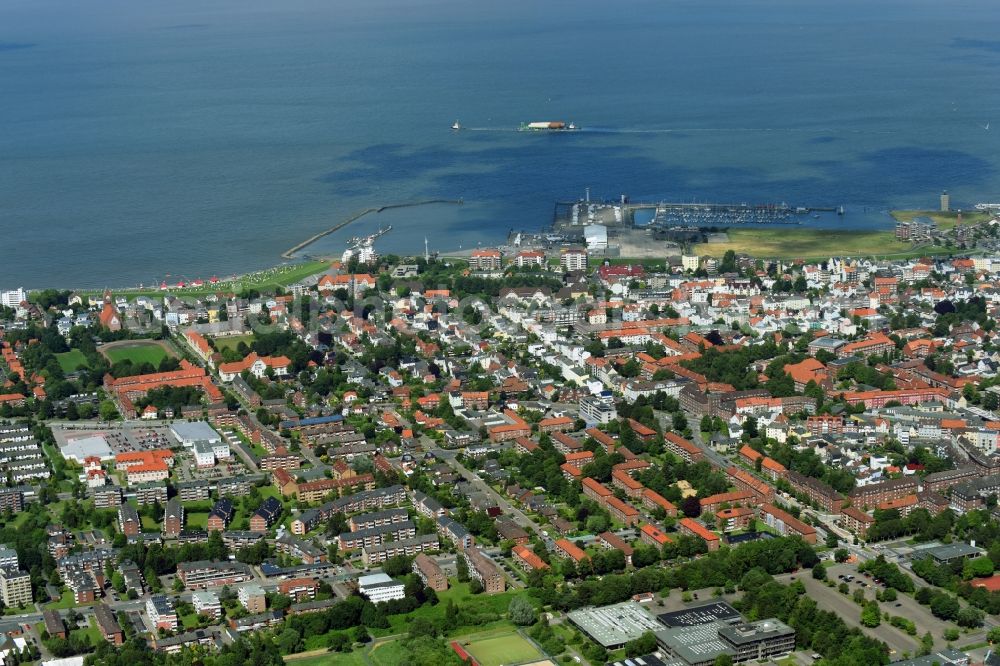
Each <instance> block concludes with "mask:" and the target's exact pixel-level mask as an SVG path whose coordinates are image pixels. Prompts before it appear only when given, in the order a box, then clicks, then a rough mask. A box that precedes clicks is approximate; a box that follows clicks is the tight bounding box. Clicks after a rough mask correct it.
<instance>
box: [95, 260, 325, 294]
mask: <svg viewBox="0 0 1000 666" xmlns="http://www.w3.org/2000/svg"><path fill="white" fill-rule="evenodd" d="M329 267H330V262H329V261H318V260H316V261H301V262H295V263H291V264H284V265H281V266H275V267H274V268H268V269H266V270H262V271H257V272H256V273H248V274H247V275H240V276H237V277H234V278H231V279H226V280H222V281H220V282H218V283H216V284H214V285H211V284H205V285H204V286H201V287H185V288H184V289H174V288H172V287H171V289H169V290H167V291H165V292H164V291H160V289H159V286H158V285H156V286H150V287H147V288H145V289H114V290H112V291H113V293H114V295H115V296H122V297H124V298H127V299H128V300H134V299H136V298H138V297H139V296H152V297H157V296H162V295H163V294H164V293H171V294H174V295H176V296H192V297H200V296H208V295H209V294H216V293H219V292H237V293H238V292H240V291H243V290H244V289H257V290H258V291H267V290H273V289H274V288H275V287H287V286H288V285H290V284H295V283H296V282H298V281H300V280H304V279H305V278H307V277H309V276H310V275H315V274H317V273H322V272H323V271H325V270H326V269H328V268H329ZM80 293H82V294H87V295H92V296H100V295H101V294H102V293H103V289H101V290H98V289H95V290H85V291H82V292H80Z"/></svg>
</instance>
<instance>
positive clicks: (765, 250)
mask: <svg viewBox="0 0 1000 666" xmlns="http://www.w3.org/2000/svg"><path fill="white" fill-rule="evenodd" d="M427 203H438V202H417V203H413V204H395V205H393V206H392V207H395V206H407V205H424V204H427ZM448 203H459V202H458V201H450V202H448ZM387 207H390V206H383V207H381V208H371V209H369V210H371V211H378V210H382V209H384V208H387ZM366 212H368V211H366ZM890 215H891V216H892V218H893V219H894V220H896V221H898V222H908V221H912V220H913V219H915V218H929V219H930V220H932V221H933V222H934V223H935V224H937V225H938V226H939V227H940V228H942V229H944V230H947V229H951V228H952V227H954V226H955V225H956V224H957V221H958V211H946V212H941V211H934V210H893V211H890ZM962 215H963V217H962V221H963V223H968V224H979V223H983V222H986V221H988V220H990V219H991V218H992V217H993V216H992V215H990V214H988V213H983V212H979V211H969V212H966V213H963V214H962ZM357 217H358V216H355V217H354V218H349V219H348V220H347V221H343V222H340V223H339V224H338V225H337V228H340V227H343V226H346V225H347V224H349V223H350V222H351V221H352V220H353V219H357ZM326 233H329V232H325V233H323V232H321V233H320V234H318V235H316V236H313V237H311V239H315V238H317V237H320V236H323V235H326ZM725 235H726V237H727V240H724V241H723V240H719V239H714V240H709V241H708V242H705V243H698V244H696V245H694V246H692V247H691V248H689V251H690V252H692V253H693V254H698V255H701V256H712V257H722V256H723V255H724V254H725V253H726V251H728V250H734V251H736V252H738V253H740V252H742V253H745V254H749V255H751V256H753V257H755V258H759V259H784V260H789V259H804V260H806V261H817V260H822V259H826V258H829V257H830V256H831V255H836V256H851V257H858V258H862V257H868V258H885V259H906V258H911V257H920V256H937V255H954V254H976V252H974V251H971V252H970V251H962V250H959V249H957V248H949V247H946V246H935V245H913V244H911V243H908V242H905V241H898V240H896V238H895V234H894V232H893V230H891V229H881V230H875V231H871V230H865V229H845V230H831V229H822V228H811V227H796V228H787V227H770V226H769V227H753V228H736V227H730V228H728V229H726V231H725ZM309 242H311V240H310V241H307V242H305V243H300V244H299V245H298V246H296V247H304V246H305V245H308V244H309ZM498 245H502V244H498ZM483 247H488V246H483ZM820 247H822V248H824V249H823V250H822V251H820V249H819V248H820ZM832 247H837V248H847V249H846V250H845V249H838V251H836V252H830V251H828V250H827V249H826V248H832ZM476 249H479V246H477V247H468V248H461V249H455V250H449V251H443V252H440V253H439V255H438V256H439V257H440V258H442V259H457V260H466V259H468V258H469V257H470V256H471V255H472V252H473V251H475V250H476ZM676 253H677V252H676V250H671V251H669V252H667V251H664V252H663V253H662V256H650V255H649V254H645V255H642V256H631V255H622V256H618V257H607V259H608V260H609V261H611V262H612V263H616V264H618V263H627V262H638V263H650V262H656V261H663V260H666V259H667V258H668V257H669V256H674V255H676ZM286 254H287V252H286ZM282 256H283V257H284V256H285V255H282ZM594 259H600V258H599V257H594ZM335 261H336V258H335V257H329V256H302V257H292V258H289V259H287V261H285V262H283V263H280V264H275V265H271V266H267V267H264V268H260V269H258V270H254V271H249V272H246V273H241V274H237V275H232V276H229V277H227V278H224V279H220V280H219V281H218V282H215V283H212V284H209V283H207V282H206V283H205V284H203V285H199V286H190V285H186V286H184V287H178V286H176V285H168V287H167V288H166V289H163V288H162V287H161V286H159V285H156V286H154V285H149V286H144V287H139V286H131V287H119V288H114V287H109V288H110V289H111V291H112V292H113V293H114V294H116V295H122V296H125V297H126V298H136V297H138V296H151V295H155V294H164V293H171V294H177V295H188V296H206V295H209V294H213V293H217V292H219V291H222V290H226V291H240V290H242V289H244V288H255V289H267V288H274V287H276V286H280V287H286V286H288V285H290V284H294V283H296V282H299V281H300V280H303V279H305V278H307V277H310V276H312V275H316V274H317V273H321V272H323V271H325V270H327V269H328V268H329V267H330V266H331V264H332V263H333V262H335ZM46 288H58V289H68V290H69V291H73V292H76V293H80V294H87V295H90V294H99V293H101V292H103V291H104V288H98V287H88V288H80V289H74V288H70V287H46ZM43 289H45V288H41V289H39V288H28V289H27V290H28V291H29V292H37V291H42V290H43Z"/></svg>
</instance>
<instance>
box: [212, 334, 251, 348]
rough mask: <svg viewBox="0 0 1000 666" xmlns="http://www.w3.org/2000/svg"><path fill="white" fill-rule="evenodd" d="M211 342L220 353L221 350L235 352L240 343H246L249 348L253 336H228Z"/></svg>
mask: <svg viewBox="0 0 1000 666" xmlns="http://www.w3.org/2000/svg"><path fill="white" fill-rule="evenodd" d="M212 341H213V342H214V343H215V348H216V349H218V350H219V351H220V352H221V351H222V350H223V349H233V350H235V349H236V348H237V347H239V346H240V343H241V342H243V343H246V345H247V346H248V347H249V346H250V344H251V343H252V342H253V334H250V335H230V336H227V337H224V338H213V339H212Z"/></svg>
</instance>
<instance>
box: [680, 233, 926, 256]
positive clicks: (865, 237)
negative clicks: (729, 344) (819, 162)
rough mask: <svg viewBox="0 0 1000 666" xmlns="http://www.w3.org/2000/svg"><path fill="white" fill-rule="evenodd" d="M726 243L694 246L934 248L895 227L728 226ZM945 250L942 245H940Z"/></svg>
mask: <svg viewBox="0 0 1000 666" xmlns="http://www.w3.org/2000/svg"><path fill="white" fill-rule="evenodd" d="M727 235H728V236H729V241H728V242H725V243H700V244H698V245H695V246H694V247H693V248H692V250H691V251H692V253H693V254H697V255H706V254H707V255H711V256H713V257H722V255H724V254H725V253H726V251H727V250H733V251H735V252H737V253H741V252H742V253H745V254H749V255H751V256H753V257H759V258H762V259H763V258H768V259H770V258H775V259H825V258H829V257H830V256H831V255H840V256H844V255H851V256H897V255H898V256H905V255H911V254H912V255H914V256H919V255H921V254H929V253H931V252H933V250H934V248H927V249H924V250H916V249H914V248H913V246H912V245H911V244H910V243H904V242H901V241H898V240H896V238H895V235H894V232H892V231H835V230H830V229H811V228H803V227H786V228H781V229H772V228H767V229H729V230H727ZM937 250H938V251H939V252H940V251H943V248H937Z"/></svg>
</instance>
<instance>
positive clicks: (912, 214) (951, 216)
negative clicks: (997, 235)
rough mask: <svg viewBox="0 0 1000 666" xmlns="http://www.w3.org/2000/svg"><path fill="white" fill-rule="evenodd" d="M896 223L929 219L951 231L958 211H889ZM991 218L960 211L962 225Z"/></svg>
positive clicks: (979, 212) (973, 212)
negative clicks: (920, 218)
mask: <svg viewBox="0 0 1000 666" xmlns="http://www.w3.org/2000/svg"><path fill="white" fill-rule="evenodd" d="M890 214H891V215H892V217H893V219H894V220H896V221H897V222H912V221H913V220H914V219H916V218H918V217H929V218H930V219H931V220H932V221H933V222H934V224H936V225H937V226H938V227H939V228H941V229H951V228H952V227H954V226H955V225H956V224H958V211H955V210H952V211H947V212H942V211H939V210H894V211H891V212H890ZM991 217H992V216H991V215H990V214H989V213H984V212H981V211H977V210H967V211H962V224H978V223H980V222H988V221H989V220H990V218H991Z"/></svg>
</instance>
